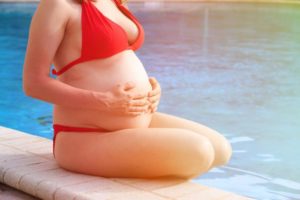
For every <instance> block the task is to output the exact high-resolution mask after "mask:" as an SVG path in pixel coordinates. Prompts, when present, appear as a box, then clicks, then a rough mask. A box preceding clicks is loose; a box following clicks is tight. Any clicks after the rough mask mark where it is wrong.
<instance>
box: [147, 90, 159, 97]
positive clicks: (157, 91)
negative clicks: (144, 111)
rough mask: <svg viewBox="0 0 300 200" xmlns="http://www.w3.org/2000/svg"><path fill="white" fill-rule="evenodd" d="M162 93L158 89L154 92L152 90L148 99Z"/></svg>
mask: <svg viewBox="0 0 300 200" xmlns="http://www.w3.org/2000/svg"><path fill="white" fill-rule="evenodd" d="M159 93H160V91H159V90H157V89H154V90H151V91H150V92H149V93H148V97H151V96H156V95H158V94H159Z"/></svg>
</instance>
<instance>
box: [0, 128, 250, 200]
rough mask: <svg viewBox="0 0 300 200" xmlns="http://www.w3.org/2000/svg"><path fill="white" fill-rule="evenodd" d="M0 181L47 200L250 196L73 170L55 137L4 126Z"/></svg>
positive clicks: (185, 183) (186, 199)
mask: <svg viewBox="0 0 300 200" xmlns="http://www.w3.org/2000/svg"><path fill="white" fill-rule="evenodd" d="M0 182H2V183H4V184H6V185H8V186H11V187H13V188H16V189H17V190H20V191H23V192H25V193H28V194H30V195H32V196H35V197H37V198H41V199H45V200H90V199H91V200H92V199H97V200H99V199H101V200H102V199H103V200H104V199H105V200H114V199H122V200H127V199H128V200H141V199H142V200H163V199H170V200H171V199H172V200H190V199H192V200H197V199H205V200H213V199H219V200H221V199H222V200H238V199H239V200H247V199H250V198H246V197H242V196H239V195H236V194H234V193H231V192H226V191H223V190H219V189H215V188H211V187H207V186H203V185H200V184H197V183H192V182H191V181H185V180H182V179H135V178H132V179H131V178H104V177H98V176H90V175H84V174H78V173H73V172H70V171H67V170H64V169H62V168H60V167H59V166H58V165H57V163H56V161H55V159H54V158H53V155H52V140H49V139H47V138H43V137H39V136H35V135H31V134H28V133H25V132H21V131H18V130H14V129H10V128H6V127H3V126H0ZM0 195H1V193H0ZM0 199H1V198H0Z"/></svg>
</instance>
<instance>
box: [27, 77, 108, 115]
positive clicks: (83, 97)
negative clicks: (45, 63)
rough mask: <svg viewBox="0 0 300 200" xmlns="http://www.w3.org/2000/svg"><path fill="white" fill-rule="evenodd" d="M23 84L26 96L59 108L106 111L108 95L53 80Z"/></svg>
mask: <svg viewBox="0 0 300 200" xmlns="http://www.w3.org/2000/svg"><path fill="white" fill-rule="evenodd" d="M47 79H49V80H43V81H41V80H38V79H37V80H35V81H32V80H31V81H29V83H28V81H27V82H24V83H23V88H24V92H25V94H26V95H28V96H31V97H33V98H36V99H39V100H42V101H46V102H48V103H52V104H56V105H59V106H67V107H74V108H85V109H97V110H105V109H106V98H107V96H106V93H105V92H103V93H101V92H95V91H90V90H85V89H81V88H76V87H73V86H70V85H68V84H65V83H63V82H60V81H58V80H56V79H53V78H50V77H49V78H47Z"/></svg>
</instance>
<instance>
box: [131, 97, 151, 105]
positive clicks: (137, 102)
mask: <svg viewBox="0 0 300 200" xmlns="http://www.w3.org/2000/svg"><path fill="white" fill-rule="evenodd" d="M149 104H150V102H149V101H148V100H146V99H145V100H131V101H130V103H129V105H131V106H146V105H149Z"/></svg>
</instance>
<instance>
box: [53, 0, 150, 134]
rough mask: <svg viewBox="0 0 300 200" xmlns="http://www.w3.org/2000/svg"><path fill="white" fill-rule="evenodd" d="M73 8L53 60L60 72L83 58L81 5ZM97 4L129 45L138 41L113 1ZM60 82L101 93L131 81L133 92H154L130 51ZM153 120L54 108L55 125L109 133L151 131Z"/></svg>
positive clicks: (85, 65) (79, 68)
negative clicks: (122, 32)
mask: <svg viewBox="0 0 300 200" xmlns="http://www.w3.org/2000/svg"><path fill="white" fill-rule="evenodd" d="M72 4H74V5H72V7H73V8H74V9H73V11H72V12H73V13H72V16H71V18H70V20H69V22H68V25H67V28H66V31H65V35H64V38H63V40H62V42H61V44H60V46H59V49H58V51H57V52H56V55H55V57H54V60H53V64H54V65H55V67H57V68H59V66H64V65H65V64H66V63H68V62H70V60H74V59H75V58H78V57H79V56H80V51H81V34H82V31H81V5H80V4H78V3H72ZM94 4H95V5H96V7H97V8H98V9H99V10H100V11H101V12H102V13H103V14H104V15H105V16H106V17H108V18H109V19H111V20H112V21H114V22H116V23H117V24H119V25H120V26H122V27H123V28H124V30H125V31H126V33H127V36H128V41H129V43H130V44H131V43H133V42H134V41H135V39H136V37H137V34H138V29H137V27H136V25H135V24H134V22H132V21H131V20H130V19H128V18H127V17H126V16H125V15H124V14H123V13H122V12H121V11H120V10H119V9H118V8H117V7H116V6H115V5H114V2H113V1H112V0H101V1H98V2H96V3H94ZM58 80H59V81H62V82H64V83H66V84H68V85H71V86H74V87H77V88H82V89H87V90H93V91H99V92H106V91H109V90H111V89H112V88H113V87H115V86H116V85H117V84H118V83H121V84H124V83H126V82H128V81H133V82H135V83H136V88H135V89H133V91H144V92H149V91H150V90H151V89H152V88H151V85H150V83H149V80H148V75H147V72H146V71H145V69H144V66H143V64H142V63H141V61H140V60H139V58H138V57H137V56H136V54H135V52H134V51H133V50H130V49H127V50H124V51H121V52H119V53H117V54H115V55H113V56H111V57H107V58H101V59H95V60H91V61H87V62H83V63H79V64H77V65H76V66H74V67H72V69H70V70H68V71H67V72H65V73H64V74H62V75H60V76H59V77H58ZM151 116H152V114H150V113H147V114H144V115H140V116H137V117H133V116H119V115H118V116H117V115H113V114H111V113H107V112H100V111H97V110H87V109H74V108H68V107H62V106H57V105H54V110H53V122H54V123H57V124H64V125H72V126H82V127H102V128H104V129H107V130H118V129H124V128H139V127H148V126H149V123H150V121H151Z"/></svg>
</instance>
